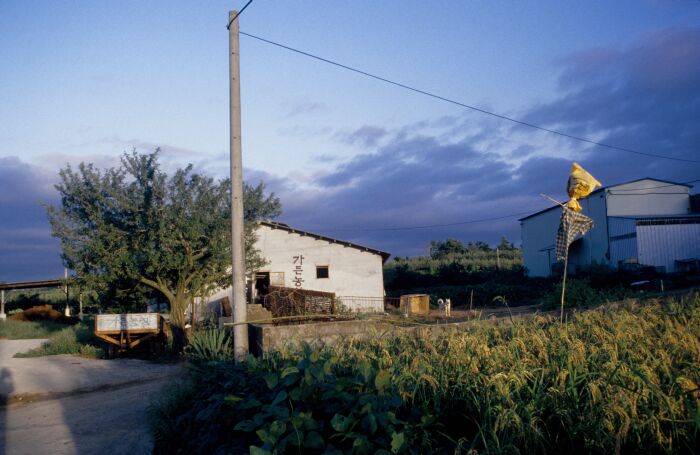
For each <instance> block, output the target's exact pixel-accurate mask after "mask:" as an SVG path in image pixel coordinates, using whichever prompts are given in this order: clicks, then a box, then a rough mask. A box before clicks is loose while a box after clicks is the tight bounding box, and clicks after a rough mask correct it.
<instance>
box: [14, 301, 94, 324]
mask: <svg viewBox="0 0 700 455" xmlns="http://www.w3.org/2000/svg"><path fill="white" fill-rule="evenodd" d="M9 319H12V320H15V321H53V322H57V323H60V324H77V323H78V322H80V319H78V318H76V317H70V316H64V315H63V313H61V312H60V311H56V310H54V309H53V307H52V306H51V305H41V306H33V307H31V308H27V309H26V310H24V311H21V312H15V313H13V314H12V315H11V316H10V317H9Z"/></svg>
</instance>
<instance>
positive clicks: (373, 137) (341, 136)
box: [334, 125, 387, 148]
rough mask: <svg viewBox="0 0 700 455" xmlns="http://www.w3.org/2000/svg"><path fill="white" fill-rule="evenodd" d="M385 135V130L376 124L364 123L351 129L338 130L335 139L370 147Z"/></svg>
mask: <svg viewBox="0 0 700 455" xmlns="http://www.w3.org/2000/svg"><path fill="white" fill-rule="evenodd" d="M386 135H387V130H386V129H384V128H381V127H378V126H372V125H364V126H362V127H360V128H357V129H355V130H351V131H345V130H344V131H338V132H337V133H336V134H335V136H334V137H335V139H337V140H339V141H341V142H344V143H345V144H348V145H353V146H358V147H361V148H372V147H374V146H375V145H377V143H378V142H379V141H380V140H381V139H382V138H383V137H384V136H386Z"/></svg>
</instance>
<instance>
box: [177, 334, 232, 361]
mask: <svg viewBox="0 0 700 455" xmlns="http://www.w3.org/2000/svg"><path fill="white" fill-rule="evenodd" d="M185 354H186V355H187V357H188V358H189V359H190V360H192V361H194V362H212V361H218V362H220V361H226V360H233V346H232V345H231V336H230V335H229V332H228V331H225V330H218V329H206V330H201V331H199V332H195V333H194V334H193V335H192V336H191V337H190V339H189V344H188V345H187V346H186V347H185Z"/></svg>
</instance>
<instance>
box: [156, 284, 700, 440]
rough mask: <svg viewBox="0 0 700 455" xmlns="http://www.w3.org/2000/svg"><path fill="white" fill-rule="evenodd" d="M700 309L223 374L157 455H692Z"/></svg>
mask: <svg viewBox="0 0 700 455" xmlns="http://www.w3.org/2000/svg"><path fill="white" fill-rule="evenodd" d="M698 384H700V297H698V295H694V296H691V297H684V298H679V299H675V300H667V301H663V302H659V301H652V302H650V303H646V304H644V305H640V304H634V303H627V304H621V305H615V306H613V307H607V308H603V309H598V310H594V311H586V312H582V313H579V314H578V315H576V316H574V317H573V318H572V319H570V321H569V322H568V323H566V324H560V323H558V321H557V320H556V319H555V318H550V317H542V316H540V317H536V318H534V319H532V320H527V321H525V320H523V321H516V322H515V324H510V323H507V322H505V321H502V322H487V321H484V322H480V323H476V324H474V327H473V329H471V330H468V331H464V332H453V333H447V334H441V335H435V336H433V335H430V334H429V333H428V332H425V333H419V334H418V335H415V334H413V335H410V336H409V335H406V334H404V335H401V336H392V337H388V338H383V339H370V340H365V341H354V342H346V343H343V344H340V345H335V346H333V347H328V348H323V349H316V348H312V347H309V346H305V347H304V348H302V349H299V350H294V351H289V352H278V353H275V354H271V355H268V356H266V357H264V358H262V359H251V360H250V361H248V362H246V363H244V364H241V365H232V364H230V363H228V362H214V363H208V364H204V365H200V366H198V367H196V368H194V369H193V370H192V377H191V382H190V384H189V385H188V386H185V387H184V388H179V389H177V390H173V391H171V393H170V394H169V395H166V396H165V397H164V398H163V400H162V401H161V402H160V404H159V405H158V406H156V407H154V408H153V410H152V416H153V419H152V420H153V429H154V434H155V439H156V453H231V452H235V453H239V452H240V451H248V450H249V451H250V452H251V453H274V452H276V453H286V452H295V453H325V452H336V453H348V452H353V453H561V452H570V453H641V452H644V453H695V451H696V449H697V447H700V389H699V388H698Z"/></svg>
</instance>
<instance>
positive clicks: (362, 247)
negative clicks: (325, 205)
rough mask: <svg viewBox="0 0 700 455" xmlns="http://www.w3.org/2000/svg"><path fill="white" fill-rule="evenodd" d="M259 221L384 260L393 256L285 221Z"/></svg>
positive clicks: (273, 227)
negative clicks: (299, 227)
mask: <svg viewBox="0 0 700 455" xmlns="http://www.w3.org/2000/svg"><path fill="white" fill-rule="evenodd" d="M259 223H260V224H261V225H262V226H267V227H269V228H271V229H281V230H284V231H287V232H289V233H290V234H299V235H306V236H308V237H313V238H315V239H317V240H324V241H326V242H329V243H337V244H339V245H343V246H346V247H349V248H355V249H358V250H360V251H365V252H367V253H372V254H377V255H379V256H381V257H382V262H386V261H387V260H388V259H389V257H391V253H387V252H386V251H381V250H376V249H374V248H369V247H366V246H362V245H358V244H357V243H352V242H347V241H345V240H338V239H334V238H332V237H326V236H325V235H320V234H314V233H313V232H309V231H305V230H303V229H297V228H293V227H290V226H289V225H288V224H285V223H280V222H277V221H260V222H259Z"/></svg>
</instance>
